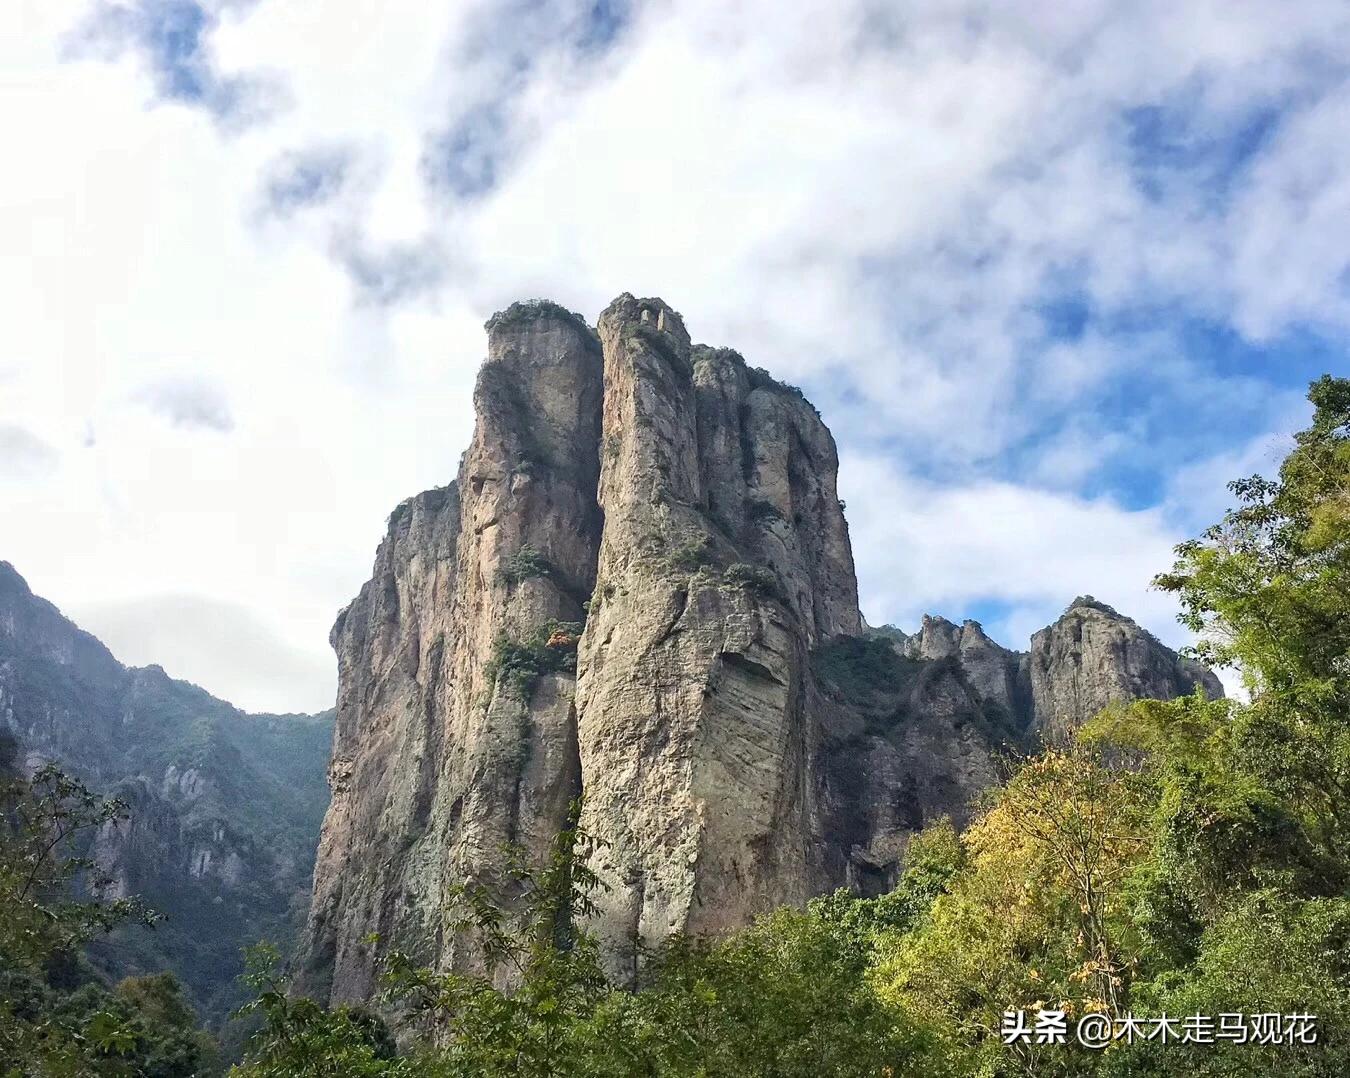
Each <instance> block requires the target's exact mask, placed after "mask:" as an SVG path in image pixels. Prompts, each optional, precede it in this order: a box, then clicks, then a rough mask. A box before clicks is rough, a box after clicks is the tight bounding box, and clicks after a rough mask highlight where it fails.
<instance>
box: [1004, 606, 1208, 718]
mask: <svg viewBox="0 0 1350 1078" xmlns="http://www.w3.org/2000/svg"><path fill="white" fill-rule="evenodd" d="M1027 665H1028V669H1029V676H1030V684H1031V696H1032V702H1033V709H1034V713H1035V725H1036V729H1037V731H1038V732H1039V734H1040V736H1041V737H1042V739H1044V740H1045V741H1048V742H1057V741H1062V740H1064V738H1065V737H1066V736H1067V735H1068V734H1069V732H1070V731H1071V730H1074V729H1076V728H1077V727H1079V726H1081V725H1082V724H1083V723H1084V722H1086V721H1087V720H1088V719H1090V718H1091V717H1092V716H1093V715H1095V714H1097V712H1099V711H1101V710H1102V708H1104V707H1106V706H1107V705H1108V704H1113V703H1119V702H1122V701H1128V700H1137V699H1154V700H1170V699H1172V698H1173V697H1175V696H1184V695H1185V694H1187V693H1190V692H1193V691H1194V690H1195V688H1196V686H1197V685H1199V686H1201V687H1203V689H1204V691H1205V693H1206V694H1207V695H1208V696H1210V697H1211V698H1214V699H1217V698H1218V697H1220V696H1222V695H1223V686H1222V685H1221V684H1220V683H1219V679H1218V678H1217V677H1215V676H1214V674H1213V673H1212V672H1211V671H1209V670H1207V669H1205V668H1204V667H1202V666H1200V665H1198V664H1197V663H1194V662H1191V661H1189V660H1186V659H1182V658H1179V657H1178V655H1177V653H1176V652H1174V651H1172V649H1171V648H1168V647H1166V646H1164V645H1163V644H1161V643H1160V642H1159V641H1158V640H1157V639H1156V638H1155V637H1154V636H1153V635H1152V634H1151V633H1149V632H1147V631H1145V630H1144V629H1142V628H1140V626H1139V625H1137V624H1136V623H1135V622H1134V621H1133V620H1132V619H1130V618H1127V617H1125V616H1124V615H1122V614H1118V613H1117V612H1116V611H1115V610H1113V609H1112V608H1111V607H1109V606H1107V605H1106V604H1105V603H1101V602H1098V601H1097V600H1096V599H1094V598H1092V596H1090V595H1085V596H1079V597H1078V598H1077V599H1075V600H1074V601H1073V603H1072V604H1070V606H1069V608H1068V610H1066V611H1065V612H1064V614H1063V616H1061V617H1060V619H1059V620H1058V621H1056V622H1055V623H1054V624H1053V625H1049V626H1047V627H1046V628H1044V629H1042V630H1040V632H1038V633H1036V634H1035V635H1034V636H1033V637H1032V638H1031V653H1030V655H1029V657H1028V664H1027Z"/></svg>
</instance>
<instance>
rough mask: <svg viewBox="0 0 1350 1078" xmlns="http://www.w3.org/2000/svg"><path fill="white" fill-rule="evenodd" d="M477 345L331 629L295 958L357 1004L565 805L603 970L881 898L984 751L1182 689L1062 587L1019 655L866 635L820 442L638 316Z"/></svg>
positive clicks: (535, 848)
mask: <svg viewBox="0 0 1350 1078" xmlns="http://www.w3.org/2000/svg"><path fill="white" fill-rule="evenodd" d="M488 335H489V356H488V360H487V362H486V364H485V365H484V368H483V371H482V374H481V375H480V378H479V383H478V387H477V391H476V393H475V405H476V409H477V423H476V427H475V432H474V437H473V442H472V444H471V446H470V449H469V451H468V452H467V453H466V455H465V458H464V460H463V462H462V464H461V467H460V471H459V476H458V478H457V479H456V481H455V482H454V483H453V484H452V485H451V486H449V487H447V488H444V489H441V490H436V491H431V492H429V493H427V494H423V495H420V496H418V497H417V498H414V499H412V500H410V501H409V502H405V503H404V504H403V505H402V506H400V507H399V509H398V510H396V511H395V513H394V515H393V516H392V517H391V519H390V526H389V534H388V535H387V537H386V538H385V540H384V542H383V544H382V545H381V547H380V550H379V553H378V555H377V558H376V565H375V573H374V576H373V578H372V580H371V581H370V583H368V584H367V585H366V586H365V587H364V588H363V589H362V591H361V594H360V595H359V596H358V597H357V599H356V600H355V601H354V602H353V603H352V605H351V606H350V607H348V608H347V610H345V611H344V612H343V613H342V615H341V616H340V617H339V619H338V623H337V625H336V627H335V628H334V631H333V643H334V646H335V648H336V649H337V652H338V657H339V670H340V688H339V698H338V720H337V731H336V736H335V741H334V755H333V762H332V767H331V772H330V780H331V784H332V790H333V801H332V805H331V807H330V809H329V814H328V817H327V819H326V821H325V824H324V831H323V838H322V842H321V845H320V853H319V859H318V863H317V866H316V869H315V881H314V901H313V907H312V911H311V916H310V922H309V928H308V931H307V936H306V941H305V946H304V949H303V952H302V959H303V962H302V968H303V972H304V976H303V986H304V987H305V988H306V989H307V990H309V991H311V992H314V993H316V994H318V995H320V996H321V997H323V998H326V999H330V1000H334V1001H342V1000H364V999H367V998H369V996H370V994H371V987H372V983H373V981H372V979H373V973H374V969H375V967H376V964H377V962H378V959H379V956H380V954H381V953H382V952H383V951H384V950H385V949H387V948H389V947H393V946H397V947H398V948H400V949H402V950H406V951H411V952H413V953H414V954H416V955H418V956H419V957H420V958H422V959H423V960H425V961H427V962H430V963H432V964H433V965H437V966H440V967H442V968H447V967H458V968H465V967H471V966H473V965H475V963H476V962H477V961H478V954H477V952H476V949H475V945H474V941H473V940H472V939H471V938H466V937H464V936H462V935H454V934H451V933H449V932H447V930H446V927H445V924H446V922H445V917H444V906H445V900H446V897H447V895H448V894H449V891H450V888H452V887H453V886H455V885H456V884H459V883H463V882H466V881H478V882H484V883H489V884H491V883H492V881H493V880H494V879H495V878H496V875H497V874H498V872H499V870H500V869H501V867H502V858H503V854H502V852H501V849H500V847H501V844H502V843H504V842H514V843H517V844H520V845H523V846H525V847H526V849H527V850H530V851H532V852H534V853H535V854H536V855H538V854H541V853H542V851H543V849H544V846H545V844H546V842H547V840H548V839H549V837H550V836H551V835H552V834H553V833H555V832H556V831H557V830H558V828H559V827H560V826H561V824H562V822H563V820H564V819H565V812H566V806H567V804H568V802H569V800H570V799H571V798H573V797H574V796H576V795H577V794H579V793H582V792H583V791H584V794H585V805H584V812H583V821H582V822H583V824H584V826H585V828H586V829H587V830H588V831H589V832H590V833H591V834H592V835H593V836H595V837H596V838H598V839H599V840H601V845H600V846H599V848H598V850H597V852H596V854H595V855H594V860H593V864H592V867H593V868H594V869H595V871H596V872H597V874H598V875H599V877H600V878H601V880H602V882H603V883H604V884H605V888H604V889H603V890H602V891H601V892H600V893H598V894H597V895H596V896H595V900H596V902H597V905H598V914H597V916H596V918H595V920H594V922H593V924H592V926H591V927H592V928H593V929H594V931H595V932H596V934H597V936H598V938H599V940H600V943H601V946H602V952H603V955H604V957H605V961H606V964H607V966H608V968H609V969H610V971H611V973H612V974H613V975H614V976H615V977H616V978H618V979H619V980H622V981H626V982H629V983H632V982H635V981H638V980H640V979H641V969H640V962H641V955H642V953H643V950H644V948H645V947H648V946H651V945H655V944H658V943H659V942H661V941H662V940H664V939H666V938H668V937H669V936H670V935H671V934H672V933H675V932H680V931H684V932H692V933H715V932H720V931H724V930H727V929H731V928H734V927H737V926H739V925H742V924H744V923H746V922H747V921H748V920H749V919H750V918H751V917H752V916H753V915H754V914H755V913H756V912H757V911H759V910H761V909H766V908H769V907H771V906H774V905H778V904H783V903H801V902H803V901H805V900H806V899H808V898H809V897H811V896H813V895H816V894H820V893H822V892H824V891H828V890H830V889H832V888H834V887H837V886H841V885H847V886H851V887H854V888H857V889H859V890H862V891H866V892H876V891H880V890H883V889H885V888H886V887H888V886H890V884H891V883H892V882H893V880H894V876H895V872H896V867H897V864H898V862H899V859H900V857H901V856H902V854H903V851H904V848H905V845H906V843H907V842H908V840H909V836H910V835H912V834H913V833H914V832H915V831H917V830H918V829H919V828H921V827H922V826H924V825H925V824H926V823H928V822H931V821H932V820H934V819H936V818H938V817H940V816H943V815H947V816H951V817H953V818H955V819H956V820H957V821H963V820H964V819H965V817H966V816H967V815H968V813H969V811H970V806H971V802H972V800H973V798H974V797H975V796H976V795H977V794H978V793H980V792H981V791H982V790H984V789H986V788H987V787H988V786H989V785H990V784H991V783H993V782H995V781H996V780H997V774H998V771H997V768H998V758H999V755H1000V754H1001V753H1002V752H1003V751H1005V750H1006V749H1007V748H1009V747H1028V746H1030V745H1031V744H1032V743H1034V742H1035V740H1036V739H1037V738H1038V737H1039V735H1040V733H1041V731H1045V732H1046V733H1047V734H1048V735H1049V736H1059V734H1060V732H1061V731H1062V730H1063V729H1065V728H1067V726H1068V725H1071V724H1073V723H1076V722H1079V721H1082V719H1085V718H1086V717H1088V715H1089V714H1091V712H1092V710H1095V707H1096V706H1099V705H1097V701H1098V700H1101V701H1102V702H1105V701H1106V700H1107V699H1115V698H1118V696H1120V695H1140V694H1143V693H1146V692H1157V693H1166V694H1168V695H1170V694H1171V693H1172V692H1174V691H1178V690H1179V688H1180V686H1181V685H1182V684H1183V682H1184V681H1185V677H1186V676H1187V675H1186V672H1185V671H1186V668H1185V667H1184V666H1183V665H1182V664H1180V663H1179V661H1178V660H1177V658H1176V656H1175V655H1173V654H1172V653H1171V652H1169V651H1167V649H1165V648H1163V647H1162V645H1160V644H1158V643H1157V641H1155V640H1153V639H1152V638H1151V637H1148V636H1147V634H1145V633H1143V631H1142V630H1140V629H1139V628H1138V627H1137V626H1135V625H1134V623H1133V622H1130V621H1129V620H1128V619H1123V618H1120V617H1119V616H1118V615H1115V614H1114V613H1113V612H1108V611H1106V610H1103V609H1100V608H1098V607H1092V608H1091V609H1087V608H1082V604H1081V603H1079V604H1075V606H1074V607H1073V608H1071V610H1070V611H1069V612H1068V613H1066V615H1065V616H1064V618H1061V619H1060V621H1059V622H1057V623H1056V624H1055V625H1054V626H1051V627H1050V628H1049V629H1047V630H1045V631H1044V632H1043V633H1041V634H1038V635H1037V638H1036V640H1037V642H1036V643H1035V644H1034V645H1033V649H1032V651H1031V653H1030V654H1027V653H1021V652H1015V651H1010V650H1008V649H1006V648H1003V647H1001V646H1000V645H998V644H996V643H994V642H993V641H992V640H990V639H989V638H988V636H987V635H986V634H985V633H984V630H983V629H982V628H981V627H980V626H979V624H978V623H976V622H970V621H968V622H966V623H965V624H963V625H961V626H957V625H954V624H952V623H951V622H947V621H945V620H943V619H940V618H931V617H930V618H925V619H924V622H923V625H922V626H921V628H920V631H919V632H918V633H917V634H915V635H914V636H912V637H911V636H907V635H905V634H904V633H901V632H899V631H897V630H894V629H887V630H884V631H872V632H869V633H865V632H864V627H863V623H862V619H861V617H860V615H859V610H858V595H857V582H856V578H855V575H854V568H853V557H852V552H851V548H850V545H849V539H848V527H847V524H846V522H845V520H844V515H843V506H842V504H841V503H840V501H839V499H838V496H837V491H836V487H835V479H836V472H837V468H838V458H837V454H836V450H835V445H834V440H833V438H832V437H831V435H830V433H829V431H828V430H827V429H826V427H825V425H824V424H823V423H822V422H821V420H820V417H819V415H818V414H817V413H816V411H815V409H814V408H812V407H811V405H810V404H809V403H808V402H807V401H806V400H805V399H804V398H803V397H802V396H801V394H800V392H798V391H797V390H795V389H793V388H791V387H788V386H784V385H782V384H780V383H778V382H775V381H774V380H773V379H772V378H770V377H769V376H768V375H767V374H765V373H764V372H763V371H761V370H758V369H756V368H751V367H748V366H747V365H746V364H745V362H744V360H742V359H741V357H740V356H739V355H737V354H736V353H735V352H732V351H729V350H727V349H714V348H708V347H704V346H699V345H693V344H691V341H690V338H689V335H688V333H687V331H686V329H685V327H684V323H683V320H682V319H681V318H680V316H679V314H678V313H676V312H675V311H674V310H673V309H672V308H670V307H669V306H668V305H667V304H665V303H664V302H662V301H661V300H659V299H645V300H644V299H637V298H635V297H633V296H630V295H623V296H620V297H619V298H618V299H617V300H615V301H614V303H612V304H611V305H610V306H609V308H608V309H607V310H606V311H605V312H604V313H603V314H602V315H601V317H600V319H599V324H598V332H596V331H592V330H590V329H589V328H588V327H587V326H586V325H585V324H584V323H583V322H582V320H581V319H580V318H579V317H577V316H575V315H571V314H569V313H568V312H566V311H564V310H562V309H561V308H558V307H556V306H555V305H553V304H548V303H534V304H524V305H522V304H518V305H516V306H513V307H512V308H510V309H509V310H508V311H506V312H504V313H503V314H501V315H498V316H495V317H494V318H493V319H492V320H491V321H490V322H489V323H488ZM588 596H589V600H588V599H587V597H588ZM582 621H584V623H585V624H584V629H583V628H581V626H580V625H571V624H566V623H580V622H582ZM578 630H579V638H578ZM1075 633H1077V637H1075ZM1084 634H1086V636H1084ZM1074 639H1079V640H1082V639H1087V640H1088V641H1089V643H1088V645H1087V646H1086V647H1083V646H1079V647H1078V648H1077V650H1075V647H1074V645H1073V644H1072V641H1073V640H1074ZM1112 694H1115V695H1112ZM503 897H507V898H509V897H510V896H509V895H507V894H504V895H503ZM372 932H375V933H378V934H379V937H380V941H379V943H377V944H376V945H375V946H374V947H370V946H367V945H366V944H364V943H363V942H362V941H363V939H364V938H365V937H366V936H367V935H368V934H369V933H372Z"/></svg>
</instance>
